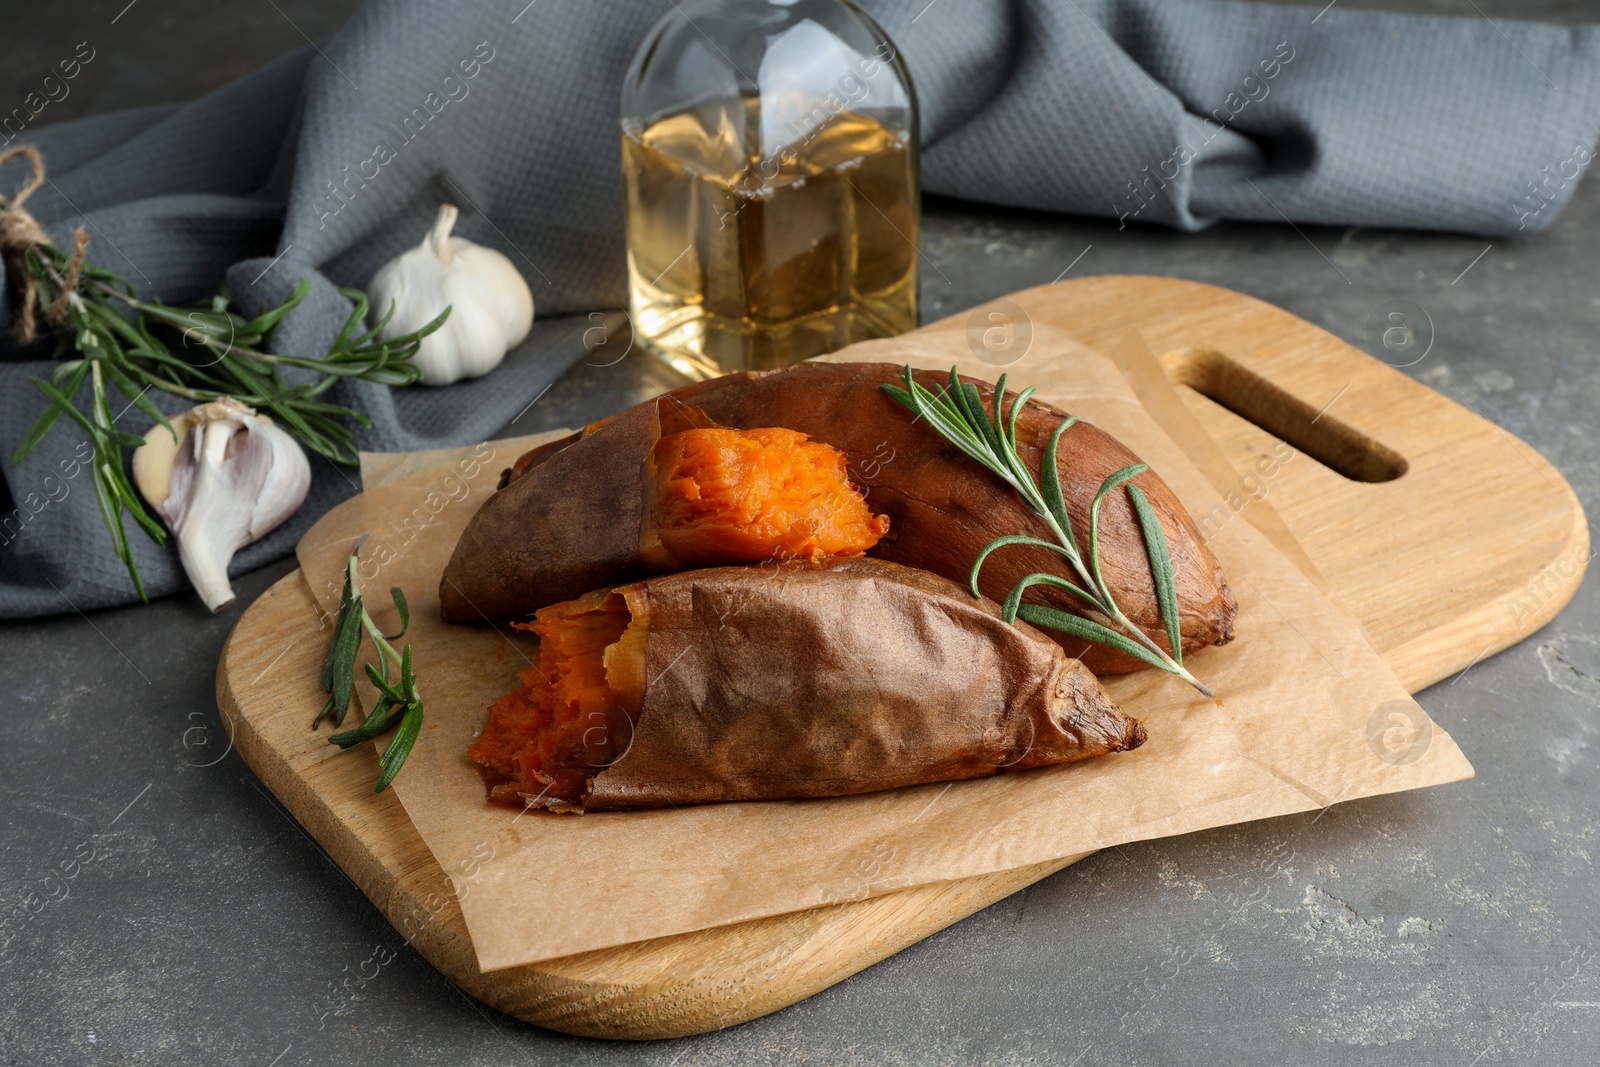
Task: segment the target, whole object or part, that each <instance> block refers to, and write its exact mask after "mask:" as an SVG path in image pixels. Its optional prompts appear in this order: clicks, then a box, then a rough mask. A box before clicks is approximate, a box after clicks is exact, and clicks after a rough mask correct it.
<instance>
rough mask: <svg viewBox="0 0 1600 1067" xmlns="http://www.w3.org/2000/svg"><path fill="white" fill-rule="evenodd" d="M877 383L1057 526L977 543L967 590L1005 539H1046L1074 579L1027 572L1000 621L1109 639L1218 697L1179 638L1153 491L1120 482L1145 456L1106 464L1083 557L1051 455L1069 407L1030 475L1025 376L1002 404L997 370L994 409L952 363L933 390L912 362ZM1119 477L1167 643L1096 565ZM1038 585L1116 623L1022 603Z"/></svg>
mask: <svg viewBox="0 0 1600 1067" xmlns="http://www.w3.org/2000/svg"><path fill="white" fill-rule="evenodd" d="M883 390H884V392H886V393H888V394H889V395H890V396H892V397H894V398H895V400H897V401H899V402H900V404H901V405H903V406H904V407H905V408H906V409H907V410H908V411H910V412H912V413H913V414H915V415H917V416H918V417H920V418H922V419H924V420H926V421H927V423H928V425H929V426H931V427H933V429H934V430H936V431H937V432H938V433H939V435H940V436H942V437H943V438H944V439H945V440H946V441H949V442H950V443H951V444H952V445H954V446H955V447H956V448H958V449H960V450H961V452H962V453H963V454H964V455H966V456H967V457H968V458H970V459H972V460H974V461H975V462H977V463H979V464H982V465H983V466H984V467H986V468H988V469H989V470H990V471H992V472H993V473H994V474H996V475H998V476H999V477H1000V478H1001V479H1002V480H1004V481H1005V482H1006V484H1008V485H1010V486H1011V488H1012V489H1014V490H1016V492H1017V495H1018V496H1020V497H1022V500H1023V502H1024V503H1026V504H1027V505H1028V507H1029V508H1030V509H1031V510H1032V511H1033V512H1034V514H1036V515H1038V516H1039V517H1040V518H1041V519H1043V520H1044V521H1045V523H1046V525H1048V526H1049V527H1050V532H1051V533H1053V534H1054V535H1055V538H1056V541H1055V543H1053V544H1052V543H1051V542H1049V541H1045V540H1041V539H1040V538H1037V537H1030V536H1027V535H1024V534H1011V535H1007V536H1005V537H997V538H995V539H994V540H993V541H990V542H989V544H987V545H986V546H984V549H983V551H982V552H980V553H978V558H977V559H976V560H974V561H973V564H972V573H971V576H970V585H971V588H972V595H973V596H979V595H981V594H979V592H978V575H979V573H980V572H981V571H982V570H983V564H984V561H985V560H987V559H988V558H989V556H990V554H992V553H993V552H995V551H996V550H998V549H1001V548H1005V547H1007V546H1009V545H1029V546H1032V547H1034V548H1044V549H1048V550H1050V551H1052V552H1055V553H1056V554H1058V555H1060V556H1063V557H1065V558H1066V560H1067V562H1068V563H1069V564H1071V566H1072V570H1073V572H1074V574H1075V576H1076V578H1077V580H1076V581H1072V580H1069V579H1067V578H1063V577H1061V576H1059V575H1055V574H1045V573H1042V572H1040V573H1034V574H1030V575H1028V576H1027V577H1025V578H1023V579H1022V580H1021V581H1020V582H1018V583H1017V584H1016V586H1015V588H1013V589H1012V590H1011V593H1010V595H1009V596H1007V597H1006V599H1005V603H1004V604H1003V605H1001V612H1002V615H1003V617H1004V618H1005V620H1006V621H1007V622H1015V621H1016V620H1017V619H1019V618H1021V619H1023V620H1025V621H1027V622H1030V623H1033V624H1034V625H1035V626H1043V627H1047V628H1049V629H1052V630H1060V631H1061V632H1063V633H1068V634H1071V635H1073V636H1074V637H1078V638H1081V639H1083V640H1085V641H1093V642H1094V643H1096V644H1101V645H1106V646H1108V647H1110V648H1114V649H1116V650H1118V651H1119V652H1125V653H1127V654H1128V655H1130V656H1133V657H1134V658H1136V659H1139V660H1142V661H1143V662H1145V663H1148V664H1149V665H1150V666H1152V667H1159V668H1160V669H1161V670H1164V671H1167V672H1168V673H1170V674H1175V675H1177V676H1178V677H1179V678H1182V679H1183V680H1184V681H1186V682H1188V683H1189V684H1190V685H1192V686H1194V687H1195V688H1196V689H1198V690H1199V691H1200V692H1202V693H1204V694H1205V695H1206V696H1208V697H1210V698H1211V699H1213V700H1215V699H1216V694H1215V693H1214V692H1212V690H1211V689H1210V688H1209V687H1208V686H1206V685H1205V684H1204V683H1202V682H1201V681H1200V680H1199V679H1198V678H1196V677H1195V676H1194V675H1192V674H1190V673H1189V671H1188V670H1187V669H1186V668H1185V667H1184V665H1183V641H1182V635H1181V633H1180V632H1179V627H1178V595H1177V589H1176V585H1175V582H1174V580H1173V566H1172V553H1171V551H1170V550H1169V549H1168V547H1167V538H1166V534H1165V533H1163V532H1162V529H1161V523H1160V521H1159V520H1158V519H1157V518H1156V514H1155V511H1154V510H1153V509H1152V508H1151V507H1150V501H1149V500H1148V498H1146V497H1145V495H1144V492H1143V491H1142V490H1140V488H1139V487H1138V486H1136V485H1128V484H1127V483H1128V482H1130V481H1132V480H1133V479H1134V478H1136V477H1138V476H1139V475H1141V474H1143V473H1144V472H1145V471H1146V470H1148V469H1149V468H1148V467H1146V466H1145V464H1143V463H1134V464H1130V465H1129V466H1126V467H1123V468H1122V469H1121V470H1119V471H1115V472H1113V473H1112V474H1110V475H1109V476H1108V477H1107V478H1106V479H1105V481H1103V482H1102V483H1101V484H1100V489H1099V490H1098V491H1097V492H1096V493H1095V495H1094V500H1093V502H1092V503H1091V504H1090V505H1089V538H1088V543H1089V554H1088V559H1087V560H1086V559H1084V556H1083V553H1082V551H1081V550H1080V549H1079V547H1078V542H1077V540H1076V538H1074V537H1073V532H1072V519H1071V518H1070V517H1069V516H1068V515H1067V507H1066V502H1065V501H1064V499H1063V498H1062V494H1061V472H1060V467H1059V465H1058V462H1057V458H1056V457H1057V452H1058V450H1059V447H1060V444H1061V435H1062V434H1064V433H1066V432H1067V430H1069V429H1071V428H1072V426H1073V425H1074V424H1075V423H1077V421H1078V419H1077V417H1076V416H1071V417H1069V418H1067V419H1064V420H1062V422H1061V424H1060V425H1059V426H1057V427H1056V428H1055V432H1054V433H1052V434H1051V435H1050V443H1049V444H1048V445H1047V446H1046V448H1045V451H1044V456H1043V458H1042V459H1041V461H1040V474H1041V478H1039V479H1038V480H1036V479H1035V478H1034V476H1033V472H1032V471H1030V470H1029V469H1028V466H1027V464H1026V463H1024V462H1023V461H1022V457H1021V456H1020V455H1019V454H1018V452H1017V417H1018V416H1019V415H1021V413H1022V409H1023V406H1024V405H1025V404H1027V402H1028V399H1029V397H1031V396H1033V394H1034V392H1035V389H1034V388H1033V387H1032V386H1029V387H1028V388H1026V389H1024V390H1022V391H1021V392H1020V393H1018V394H1017V395H1016V396H1015V397H1014V398H1013V399H1012V401H1011V405H1010V407H1009V408H1007V407H1006V404H1005V399H1006V376H1005V375H1003V374H1002V375H1001V376H1000V380H999V381H998V382H997V383H995V390H994V406H993V411H992V413H986V412H985V411H984V408H983V400H982V397H981V396H980V395H979V393H978V387H977V386H975V385H973V384H972V383H970V382H963V381H962V380H961V379H960V378H959V377H958V376H957V375H956V369H955V368H954V367H951V368H950V383H949V385H948V386H947V387H941V388H940V390H939V391H938V392H937V393H935V392H933V391H931V390H929V389H927V388H925V387H924V386H922V385H921V384H920V383H918V382H917V380H916V379H915V378H914V377H913V376H912V373H911V368H910V367H909V366H907V367H906V368H905V387H904V388H901V387H899V386H894V385H885V386H884V387H883ZM1125 485H1127V492H1128V498H1129V500H1130V501H1131V502H1132V504H1133V510H1134V514H1135V515H1136V516H1137V517H1138V520H1139V528H1140V532H1141V533H1142V534H1143V536H1144V543H1145V552H1146V554H1147V555H1148V556H1149V558H1150V572H1151V575H1152V576H1153V578H1154V580H1155V587H1156V601H1157V604H1158V605H1159V607H1160V609H1161V618H1162V621H1163V623H1164V624H1165V626H1166V631H1167V640H1168V642H1169V643H1170V644H1171V646H1172V651H1171V652H1170V653H1168V652H1167V650H1166V649H1164V648H1162V647H1161V646H1160V645H1158V644H1157V643H1156V642H1155V641H1154V640H1152V639H1151V638H1150V636H1149V635H1148V634H1146V633H1145V632H1144V631H1143V630H1140V629H1139V628H1138V627H1137V626H1135V625H1134V624H1133V622H1132V621H1131V620H1129V618H1128V617H1127V615H1126V614H1124V613H1123V611H1122V608H1121V607H1119V606H1118V604H1117V601H1116V598H1115V597H1114V596H1112V594H1111V589H1110V587H1109V586H1107V585H1106V581H1105V577H1104V575H1102V574H1101V570H1100V509H1101V505H1102V504H1103V503H1104V502H1105V499H1106V497H1107V496H1109V495H1110V494H1111V493H1113V492H1115V491H1116V490H1117V489H1120V488H1122V487H1123V486H1125ZM1036 585H1047V586H1053V587H1055V588H1058V589H1065V590H1066V591H1067V592H1069V593H1071V594H1072V595H1073V596H1075V597H1077V598H1078V600H1080V601H1082V602H1083V603H1084V604H1086V605H1087V606H1088V607H1089V608H1090V609H1091V610H1093V611H1094V612H1096V613H1098V614H1100V615H1101V616H1103V617H1105V618H1106V619H1109V620H1110V621H1111V623H1112V624H1113V626H1115V627H1116V628H1115V629H1113V628H1112V627H1108V626H1105V625H1102V624H1101V623H1098V622H1095V621H1094V620H1092V619H1085V618H1081V617H1079V616H1077V615H1071V614H1068V613H1067V612H1064V611H1059V610H1057V609H1055V608H1050V607H1045V606H1044V605H1042V604H1024V603H1022V597H1023V594H1024V593H1026V592H1027V591H1028V590H1029V589H1030V588H1032V587H1033V586H1036Z"/></svg>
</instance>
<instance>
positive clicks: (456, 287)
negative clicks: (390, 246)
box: [367, 204, 533, 385]
mask: <svg viewBox="0 0 1600 1067" xmlns="http://www.w3.org/2000/svg"><path fill="white" fill-rule="evenodd" d="M458 214H459V212H458V211H457V210H456V206H455V205H454V204H442V205H440V207H439V217H438V219H437V220H436V221H435V222H434V224H433V228H432V229H431V230H429V231H428V235H427V236H426V237H424V238H423V239H422V243H421V244H420V245H418V246H417V247H416V248H413V249H411V251H409V252H403V253H401V254H400V255H398V256H396V257H395V258H394V259H391V260H390V261H389V262H388V263H387V264H385V265H384V266H383V267H382V269H380V270H379V271H378V273H376V274H374V275H373V276H372V281H370V282H368V283H367V299H369V300H370V301H372V309H373V313H374V314H377V315H383V314H385V313H386V312H387V311H388V310H389V307H390V305H391V304H393V306H394V317H393V318H391V319H390V320H389V322H388V325H386V326H385V327H384V328H383V331H382V332H381V333H380V334H379V336H380V337H382V338H385V339H387V338H390V337H396V336H399V335H400V334H405V333H411V332H412V331H413V330H420V329H422V327H424V326H426V325H427V324H428V323H429V322H431V321H432V320H433V319H434V318H435V317H436V316H437V315H438V314H439V312H441V311H443V310H444V309H445V308H447V307H448V308H450V309H451V311H450V317H449V318H448V319H446V320H445V323H444V325H443V326H441V327H440V328H439V329H437V330H435V331H434V332H433V333H431V334H429V335H428V336H427V337H424V338H423V339H422V347H421V348H419V349H418V350H417V354H416V356H414V357H413V362H414V363H416V365H417V366H419V367H421V368H422V381H423V384H424V385H449V384H450V383H451V382H453V381H456V380H457V379H460V378H478V377H481V376H483V375H485V374H488V373H489V372H490V371H492V370H494V369H495V367H497V366H499V365H500V361H501V360H502V359H504V358H505V356H506V353H507V352H508V351H510V350H511V349H512V348H514V347H515V346H516V345H518V344H520V343H521V342H522V339H523V338H525V337H527V336H528V331H529V330H530V329H532V328H533V293H532V292H530V291H529V289H528V283H527V282H525V281H523V280H522V275H521V274H520V273H518V271H517V268H516V267H514V266H512V264H511V261H510V260H509V259H507V258H506V257H505V256H503V255H501V254H500V253H499V252H496V251H495V250H494V249H492V248H485V247H484V246H482V245H478V244H473V243H472V242H471V241H469V240H467V239H466V238H464V237H451V236H450V230H451V228H452V227H454V226H455V224H456V216H457V215H458Z"/></svg>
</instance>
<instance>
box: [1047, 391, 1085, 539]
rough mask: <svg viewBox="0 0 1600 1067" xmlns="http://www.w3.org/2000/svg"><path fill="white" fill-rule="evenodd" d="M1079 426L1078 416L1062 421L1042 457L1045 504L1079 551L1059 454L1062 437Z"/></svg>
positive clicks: (1051, 436)
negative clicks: (1063, 483) (1069, 511)
mask: <svg viewBox="0 0 1600 1067" xmlns="http://www.w3.org/2000/svg"><path fill="white" fill-rule="evenodd" d="M1077 424H1078V416H1076V415H1073V416H1071V417H1070V418H1066V419H1062V420H1061V424H1060V425H1059V426H1057V427H1056V428H1055V432H1054V433H1052V434H1051V435H1050V443H1049V444H1048V445H1047V446H1046V447H1045V450H1044V455H1043V456H1042V457H1040V462H1039V473H1040V475H1041V477H1040V481H1041V482H1042V483H1043V488H1044V503H1045V507H1046V508H1048V509H1049V511H1050V514H1051V515H1052V516H1053V517H1054V518H1055V520H1056V523H1057V525H1059V526H1060V527H1061V530H1062V532H1063V533H1064V534H1066V537H1067V540H1068V541H1071V542H1072V544H1073V549H1074V551H1076V549H1077V541H1076V539H1075V538H1074V537H1073V533H1072V517H1071V516H1070V515H1068V514H1067V503H1066V500H1065V499H1063V498H1062V496H1061V461H1060V459H1059V458H1058V455H1057V454H1058V452H1059V450H1060V448H1061V435H1062V434H1064V433H1066V432H1067V431H1068V430H1070V429H1072V428H1073V427H1074V426H1076V425H1077Z"/></svg>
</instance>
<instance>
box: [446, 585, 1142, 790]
mask: <svg viewBox="0 0 1600 1067" xmlns="http://www.w3.org/2000/svg"><path fill="white" fill-rule="evenodd" d="M527 628H529V629H532V630H533V631H534V632H536V633H537V634H538V635H539V636H540V639H541V640H540V647H539V653H538V662H537V663H536V664H535V665H534V667H533V669H531V670H529V671H527V672H525V673H524V674H523V675H522V676H521V684H520V685H519V686H518V688H516V689H515V690H513V691H512V692H511V693H508V694H507V695H506V696H504V697H502V698H501V699H500V700H499V701H498V702H496V703H495V705H494V706H493V708H492V709H491V711H490V717H489V722H488V725H487V726H486V727H485V728H484V731H483V733H482V735H481V736H480V738H479V739H478V741H477V742H476V743H474V745H473V746H472V747H471V749H470V755H471V756H472V758H473V759H474V760H476V761H477V762H478V763H479V764H481V765H483V766H484V767H485V768H486V776H487V778H488V779H489V782H490V796H491V797H493V798H495V799H499V800H503V801H508V802H512V803H518V804H529V805H533V806H539V807H551V808H555V809H558V810H570V809H582V810H586V811H616V810H626V809H638V808H655V807H666V806H669V805H672V806H677V805H684V804H705V803H712V802H717V801H730V800H773V799H785V798H798V797H826V796H846V795H850V794H855V793H865V792H871V791H874V790H879V789H892V788H895V787H898V786H905V785H915V784H918V783H923V782H938V781H948V780H955V779H966V778H978V777H984V776H987V775H992V774H996V773H1000V772H1002V771H1018V770H1026V769H1029V768H1034V767H1042V766H1047V765H1052V764H1058V763H1067V762H1071V761H1073V760H1078V759H1084V758H1086V757H1091V756H1099V755H1103V754H1105V753H1108V752H1116V751H1121V750H1125V749H1131V748H1136V747H1138V746H1139V745H1140V744H1142V743H1143V742H1144V739H1145V734H1144V729H1143V727H1142V726H1140V725H1139V723H1138V722H1136V721H1135V720H1133V719H1130V718H1128V717H1126V716H1125V715H1123V714H1122V713H1121V712H1120V711H1118V710H1117V708H1116V706H1115V704H1113V703H1112V701H1111V698H1110V697H1109V696H1108V695H1107V694H1106V692H1105V691H1104V690H1103V689H1102V688H1101V687H1100V684H1099V683H1098V682H1097V681H1096V680H1095V678H1094V676H1093V675H1092V674H1090V673H1089V671H1088V670H1086V669H1085V668H1084V667H1083V665H1082V664H1080V663H1078V662H1077V661H1076V660H1073V659H1071V658H1069V657H1068V656H1067V655H1066V654H1065V653H1064V652H1063V651H1062V650H1061V648H1060V647H1059V646H1058V645H1056V644H1054V643H1052V642H1049V641H1046V640H1044V639H1043V638H1042V636H1041V635H1040V634H1039V633H1038V632H1037V631H1035V630H1034V629H1032V628H1031V627H1029V626H1027V625H1026V624H1023V625H1019V626H1013V625H1009V624H1007V623H1005V622H1004V621H1003V620H1002V619H1001V618H1000V615H999V610H998V608H997V607H996V606H995V605H994V604H993V603H992V602H990V601H988V600H976V599H974V598H973V597H972V596H971V595H969V594H967V593H966V592H965V591H964V590H962V589H960V588H959V587H957V586H955V585H954V584H952V583H950V582H948V581H946V580H944V579H942V578H938V577H936V576H934V575H932V574H929V573H927V572H925V571H920V570H916V569H913V568H908V567H900V566H896V565H895V564H892V563H885V562H882V561H879V560H873V559H847V560H828V561H824V562H821V563H813V562H809V561H790V562H786V563H780V564H771V565H767V566H762V567H722V568H715V569H709V570H700V571H687V572H681V573H677V574H670V575H664V576H658V577H654V578H649V579H646V580H645V581H642V582H638V583H634V584H629V585H624V586H621V587H619V588H616V589H608V590H600V591H598V592H595V593H591V594H589V595H587V596H585V597H583V598H581V599H579V600H577V601H574V602H567V603H562V604H558V605H554V606H551V607H546V608H544V609H543V610H541V611H539V612H538V614H537V615H536V616H535V619H534V622H533V623H532V624H531V626H529V627H527Z"/></svg>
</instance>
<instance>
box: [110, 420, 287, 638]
mask: <svg viewBox="0 0 1600 1067" xmlns="http://www.w3.org/2000/svg"><path fill="white" fill-rule="evenodd" d="M170 421H171V422H172V428H173V429H174V430H177V431H178V439H177V440H176V441H174V440H173V439H172V433H171V432H170V431H168V430H167V428H166V427H165V426H161V425H159V424H158V425H155V426H152V427H150V431H149V432H148V433H146V434H145V435H144V444H142V445H140V446H139V447H138V448H136V449H134V452H133V482H134V485H136V486H138V488H139V493H140V494H141V495H142V496H143V497H144V498H145V499H146V500H148V501H149V502H150V506H151V507H153V508H155V509H156V513H157V514H159V515H160V516H161V517H162V518H163V519H164V520H166V523H167V527H168V528H169V529H170V530H172V532H173V533H174V534H175V535H177V539H178V558H179V559H181V560H182V561H183V569H184V571H185V572H186V573H187V574H188V575H189V581H190V583H191V584H193V585H194V588H195V591H196V592H197V593H199V594H200V599H202V600H204V601H205V603H206V607H208V608H210V609H211V610H212V611H213V612H217V611H221V610H222V609H223V608H225V607H227V606H228V605H229V604H231V603H233V587H232V586H230V585H229V584H228V563H229V561H230V560H232V559H233V554H234V553H235V552H237V551H238V550H239V549H241V548H243V547H244V546H245V545H248V544H250V543H251V542H252V541H259V540H261V538H263V537H265V536H266V535H267V533H268V532H269V531H270V530H272V529H273V528H274V527H276V526H277V525H278V524H279V523H281V522H283V520H284V519H287V518H288V517H289V516H290V515H293V514H294V513H295V511H296V510H298V509H299V507H300V505H301V504H303V503H305V499H306V493H307V492H308V491H309V490H310V488H311V465H310V464H309V463H307V462H306V454H305V452H303V451H302V450H301V448H300V444H299V442H297V441H296V440H295V439H294V438H292V437H290V436H289V435H288V434H287V433H285V432H284V431H283V430H281V429H279V428H278V427H277V426H276V425H274V424H273V421H272V420H271V419H269V418H267V417H266V416H265V415H257V414H256V413H255V410H254V409H253V408H249V407H246V406H245V405H243V404H241V403H239V402H238V401H237V400H234V399H233V398H232V397H224V398H223V399H221V400H216V401H213V402H211V403H209V404H201V405H200V406H199V407H197V408H195V409H194V410H192V411H186V412H184V413H183V414H181V415H175V416H173V418H172V419H171V420H170Z"/></svg>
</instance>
